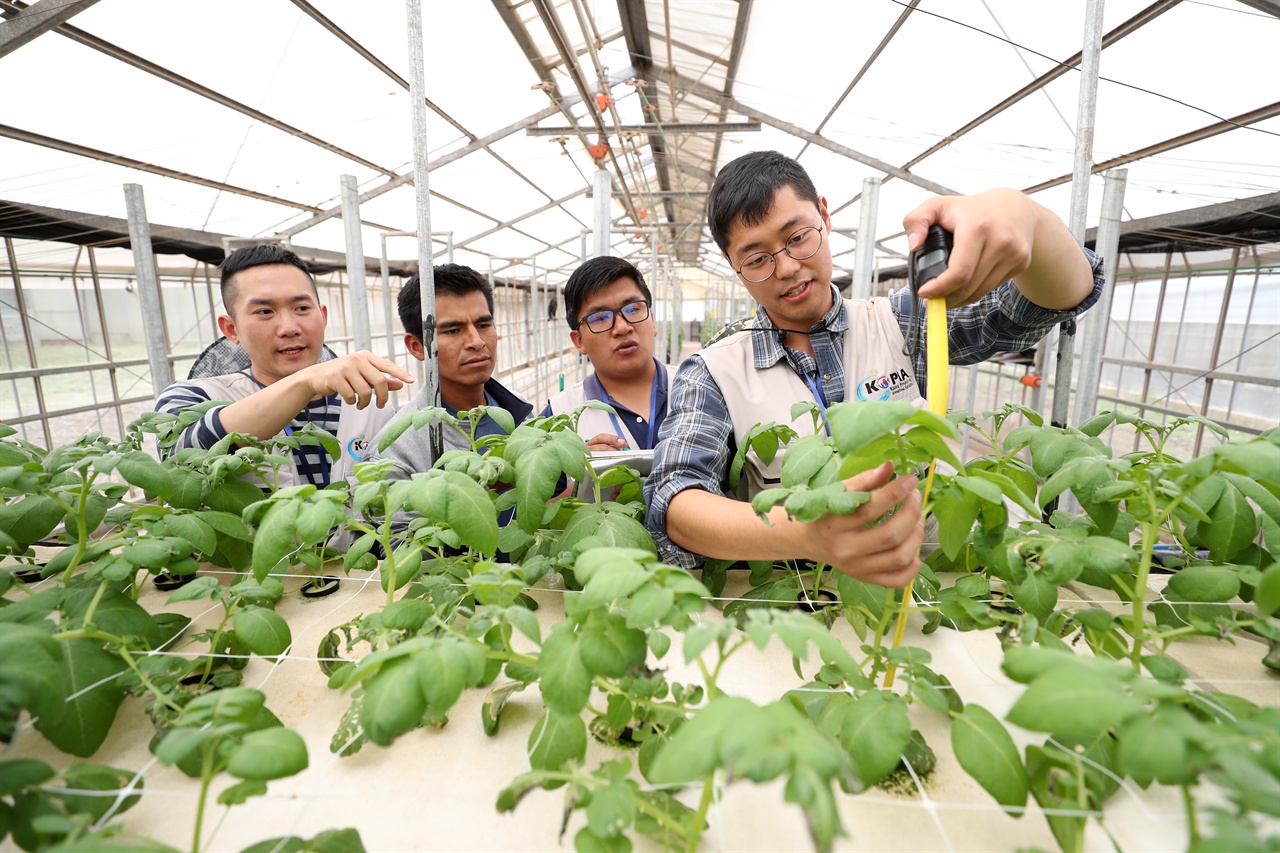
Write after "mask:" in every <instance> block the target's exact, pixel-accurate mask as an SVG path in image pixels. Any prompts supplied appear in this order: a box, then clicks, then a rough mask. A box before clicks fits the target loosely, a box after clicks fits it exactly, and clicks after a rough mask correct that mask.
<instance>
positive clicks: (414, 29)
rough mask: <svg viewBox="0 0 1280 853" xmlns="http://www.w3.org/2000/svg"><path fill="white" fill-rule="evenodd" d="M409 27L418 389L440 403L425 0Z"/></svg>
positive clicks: (434, 447) (435, 451)
mask: <svg viewBox="0 0 1280 853" xmlns="http://www.w3.org/2000/svg"><path fill="white" fill-rule="evenodd" d="M405 10H406V13H407V17H408V30H409V103H410V106H411V108H412V111H413V112H412V115H413V192H414V198H415V199H416V201H417V213H418V217H417V222H418V282H419V286H418V296H419V300H420V303H421V305H422V349H423V352H424V355H425V357H426V363H425V364H424V365H423V368H424V369H423V381H422V388H421V389H420V390H419V391H418V394H419V395H420V396H421V398H422V400H423V402H425V403H426V404H427V405H428V406H439V405H440V364H439V356H438V354H437V349H438V344H437V341H436V277H435V268H434V267H433V265H432V263H431V258H432V255H433V254H434V253H433V252H432V248H431V188H430V186H429V184H428V175H427V158H428V154H429V151H428V147H427V91H426V90H427V84H426V72H425V70H424V69H423V61H422V0H405ZM429 428H430V430H431V432H430V438H429V439H428V440H429V442H430V444H431V457H432V458H433V459H439V458H440V454H441V453H442V452H443V450H444V446H443V443H442V437H441V433H440V422H439V421H432V422H431V425H430V427H429Z"/></svg>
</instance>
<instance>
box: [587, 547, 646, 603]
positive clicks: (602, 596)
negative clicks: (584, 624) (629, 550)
mask: <svg viewBox="0 0 1280 853" xmlns="http://www.w3.org/2000/svg"><path fill="white" fill-rule="evenodd" d="M589 553H590V554H591V555H593V556H592V560H608V557H609V556H613V557H614V559H612V560H608V563H607V565H606V566H605V567H603V568H601V569H599V570H598V571H594V572H592V573H591V574H590V578H591V579H590V580H589V581H587V582H586V585H585V586H583V588H582V595H581V598H580V600H579V604H580V606H581V609H583V610H591V609H594V608H597V607H603V606H606V605H609V604H613V603H614V602H616V601H618V600H619V599H622V598H625V597H626V596H628V595H630V594H631V593H633V592H635V591H636V590H637V589H639V588H640V587H641V586H643V585H644V583H645V582H646V581H647V580H649V572H648V571H647V570H646V569H645V568H644V566H642V565H640V564H639V563H638V562H636V561H635V560H634V559H631V558H629V557H627V556H626V555H625V554H619V553H618V552H617V551H613V550H608V551H606V550H594V551H591V552H589ZM594 555H602V556H594ZM587 556H588V555H587V554H586V553H584V554H583V557H587ZM578 577H579V579H581V578H582V577H583V575H581V574H579V575H578Z"/></svg>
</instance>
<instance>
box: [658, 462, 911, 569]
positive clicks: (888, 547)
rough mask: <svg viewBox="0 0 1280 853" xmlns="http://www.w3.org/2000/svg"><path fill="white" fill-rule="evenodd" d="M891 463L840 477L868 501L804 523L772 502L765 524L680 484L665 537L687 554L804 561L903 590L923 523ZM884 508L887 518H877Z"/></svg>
mask: <svg viewBox="0 0 1280 853" xmlns="http://www.w3.org/2000/svg"><path fill="white" fill-rule="evenodd" d="M892 475H893V466H892V465H890V464H889V463H885V464H884V465H881V466H880V467H879V468H876V469H873V470H871V471H865V472H863V473H862V474H859V475H857V476H856V477H851V478H850V479H848V480H846V481H845V488H846V489H849V490H850V491H863V492H871V499H870V500H868V501H867V502H866V503H865V504H863V505H862V506H861V507H859V508H858V509H857V510H856V511H854V512H853V513H851V514H850V515H843V516H840V515H830V514H828V515H824V516H823V517H822V518H819V519H818V520H817V521H813V522H809V523H804V522H799V521H792V520H789V519H788V518H787V515H786V512H785V511H784V510H783V508H782V507H774V508H773V509H772V510H771V511H770V513H769V523H767V524H766V523H765V522H764V521H762V520H761V519H760V518H759V517H758V516H756V514H755V511H754V510H753V509H752V508H751V505H750V504H748V503H744V502H742V501H736V500H733V499H731V498H726V497H723V496H721V495H716V494H712V493H711V492H707V491H703V490H702V489H686V490H684V491H682V492H680V493H679V494H677V495H676V496H675V497H673V498H672V499H671V502H670V504H669V505H668V507H667V515H666V519H667V535H668V536H669V537H670V538H671V541H672V542H674V543H675V544H676V545H679V546H680V547H681V548H684V549H685V550H686V551H692V552H694V553H696V554H701V555H702V556H704V557H718V558H723V559H731V560H787V559H795V558H801V559H807V560H813V561H814V562H819V563H824V564H826V565H828V566H832V567H833V568H836V569H839V570H840V571H842V572H844V573H845V574H847V575H850V576H852V577H855V578H857V579H858V580H861V581H866V582H867V583H874V584H880V585H881V586H892V587H902V586H906V584H907V582H908V581H910V580H911V579H912V578H914V577H915V576H916V573H917V572H919V571H920V559H919V551H920V543H921V542H923V541H924V520H923V516H922V514H921V511H920V507H921V505H920V493H919V491H917V490H916V485H917V483H918V482H919V481H918V480H917V479H916V478H915V477H900V478H897V479H890V478H891V477H892ZM890 509H896V511H895V512H894V514H893V516H892V517H890V518H888V519H886V520H884V521H878V519H880V518H881V517H882V516H883V515H884V514H885V513H886V512H888V511H889V510H890Z"/></svg>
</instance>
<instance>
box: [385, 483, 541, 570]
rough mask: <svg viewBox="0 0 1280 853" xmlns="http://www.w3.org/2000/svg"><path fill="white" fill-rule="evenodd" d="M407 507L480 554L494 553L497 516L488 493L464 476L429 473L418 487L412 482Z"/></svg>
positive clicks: (417, 484)
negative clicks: (454, 535) (447, 528)
mask: <svg viewBox="0 0 1280 853" xmlns="http://www.w3.org/2000/svg"><path fill="white" fill-rule="evenodd" d="M554 486H555V483H554V481H553V482H552V488H553V489H554ZM550 496H551V495H550V493H548V495H547V497H548V498H549V497H550ZM544 502H545V501H544ZM410 505H411V506H412V507H413V508H414V509H415V510H417V511H418V512H419V513H421V514H422V515H423V516H425V517H427V518H430V519H431V520H433V521H436V522H443V523H444V524H447V525H448V526H449V527H450V528H451V529H453V530H455V531H457V533H458V535H459V536H460V537H462V541H463V543H464V544H466V545H467V546H468V547H470V548H472V549H474V550H476V551H479V552H480V553H481V554H484V555H485V556H493V554H494V552H495V551H497V548H498V512H497V510H496V509H495V508H494V504H493V500H492V499H491V498H490V497H489V492H488V490H487V489H485V488H484V487H483V486H481V485H480V484H479V483H477V482H476V481H475V480H473V479H471V478H470V477H468V476H467V475H466V474H463V473H461V472H459V471H432V472H430V473H429V474H428V475H427V477H426V478H425V480H424V481H423V482H421V483H419V482H418V480H417V479H416V478H415V487H414V490H413V492H412V493H411V497H410ZM539 517H541V516H540V514H539ZM529 532H532V531H529Z"/></svg>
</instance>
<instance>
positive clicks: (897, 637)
mask: <svg viewBox="0 0 1280 853" xmlns="http://www.w3.org/2000/svg"><path fill="white" fill-rule="evenodd" d="M925 319H926V321H927V324H926V326H925V364H926V365H927V366H928V368H929V390H928V394H927V396H928V398H929V411H931V412H933V413H934V414H937V415H942V416H943V417H944V418H945V417H946V416H947V396H948V394H949V393H950V390H951V389H950V387H949V386H950V381H951V353H950V352H949V350H948V348H947V300H946V299H942V298H935V299H929V300H926V302H925ZM937 468H938V460H937V459H934V460H933V461H932V462H930V463H929V475H928V476H927V477H926V478H925V481H924V500H923V501H922V503H923V505H924V508H925V509H928V507H929V491H930V490H931V489H932V488H933V472H934V471H935V470H937ZM913 581H914V579H913ZM912 583H913V582H908V583H907V587H906V589H904V590H903V591H902V608H901V609H900V610H899V611H898V622H897V624H896V625H895V626H894V628H893V645H892V646H890V648H897V647H898V646H899V645H901V644H902V635H903V634H904V633H906V630H907V609H908V606H909V605H910V604H911V587H912ZM897 671H898V667H897V665H895V664H893V663H890V664H889V665H888V666H887V667H886V668H885V671H884V686H885V687H886V688H888V687H892V686H893V676H894V675H895V674H896V673H897Z"/></svg>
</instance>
